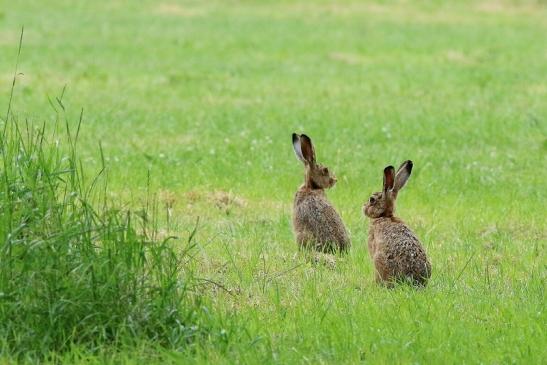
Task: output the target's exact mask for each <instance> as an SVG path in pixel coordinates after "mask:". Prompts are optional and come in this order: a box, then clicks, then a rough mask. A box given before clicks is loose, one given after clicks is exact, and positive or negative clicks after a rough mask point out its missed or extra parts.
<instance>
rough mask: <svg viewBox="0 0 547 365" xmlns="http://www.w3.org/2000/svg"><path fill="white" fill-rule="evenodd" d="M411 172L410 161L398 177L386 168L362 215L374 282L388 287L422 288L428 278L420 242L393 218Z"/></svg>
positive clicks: (405, 164) (429, 274)
mask: <svg viewBox="0 0 547 365" xmlns="http://www.w3.org/2000/svg"><path fill="white" fill-rule="evenodd" d="M411 172H412V161H410V160H408V161H405V162H403V164H402V165H401V167H399V170H397V174H395V169H394V168H393V166H388V167H386V168H385V169H384V188H383V191H381V192H377V193H374V194H372V196H371V197H370V198H369V200H368V201H367V202H366V203H365V204H364V206H363V213H364V214H365V216H367V217H369V218H370V219H371V223H370V226H369V231H368V250H369V254H370V257H371V258H372V261H373V262H374V267H375V268H376V281H377V282H379V283H383V284H386V285H388V286H392V285H393V283H394V282H397V281H410V282H412V283H413V284H415V285H421V286H425V285H426V284H427V280H428V279H429V278H430V276H431V264H430V263H429V260H428V258H427V255H426V253H425V251H424V249H423V247H422V245H421V243H420V241H419V240H418V238H417V237H416V235H415V234H414V233H413V232H412V231H411V230H410V228H408V226H407V225H406V224H405V223H404V222H403V221H402V220H401V219H399V218H397V217H395V216H394V215H393V213H394V212H395V201H396V199H397V194H398V193H399V191H400V190H401V189H402V188H403V187H404V186H405V184H406V182H407V180H408V178H409V177H410V174H411Z"/></svg>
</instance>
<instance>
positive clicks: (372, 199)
mask: <svg viewBox="0 0 547 365" xmlns="http://www.w3.org/2000/svg"><path fill="white" fill-rule="evenodd" d="M368 201H369V202H370V204H374V202H375V201H376V200H375V199H374V197H373V196H371V197H370V199H369V200H368Z"/></svg>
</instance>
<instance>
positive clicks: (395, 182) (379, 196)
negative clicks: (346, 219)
mask: <svg viewBox="0 0 547 365" xmlns="http://www.w3.org/2000/svg"><path fill="white" fill-rule="evenodd" d="M412 166H413V164H412V161H410V160H407V161H405V162H403V164H402V165H401V166H400V167H399V170H397V173H395V168H393V166H388V167H386V168H385V169H384V188H383V190H382V191H379V192H376V193H373V194H372V195H371V197H370V198H369V199H368V201H367V202H365V204H364V205H363V213H364V214H365V215H366V216H367V217H369V218H380V217H392V216H393V212H394V211H395V200H396V199H397V194H398V193H399V191H400V190H401V189H402V188H403V187H404V186H405V184H406V182H407V181H408V178H409V177H410V174H411V173H412Z"/></svg>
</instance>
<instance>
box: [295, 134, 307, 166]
mask: <svg viewBox="0 0 547 365" xmlns="http://www.w3.org/2000/svg"><path fill="white" fill-rule="evenodd" d="M292 146H293V148H294V153H295V154H296V157H297V158H298V159H299V160H300V161H302V162H304V163H306V159H305V158H304V155H302V145H301V143H300V136H299V135H298V134H296V133H293V134H292Z"/></svg>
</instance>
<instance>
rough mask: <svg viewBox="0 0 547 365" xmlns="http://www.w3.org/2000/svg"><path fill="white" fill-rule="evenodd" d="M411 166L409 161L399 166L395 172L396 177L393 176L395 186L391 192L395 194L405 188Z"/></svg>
mask: <svg viewBox="0 0 547 365" xmlns="http://www.w3.org/2000/svg"><path fill="white" fill-rule="evenodd" d="M412 166H413V164H412V161H410V160H406V161H405V162H403V163H402V164H401V166H400V167H399V169H398V170H397V175H395V185H394V186H393V191H395V192H396V193H397V192H398V191H399V190H401V189H402V188H403V187H404V186H405V184H406V182H407V181H408V178H409V177H410V174H411V173H412Z"/></svg>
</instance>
